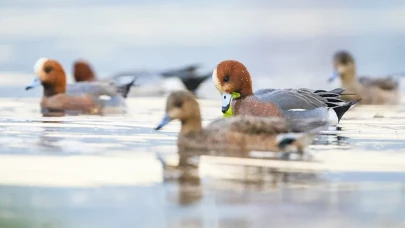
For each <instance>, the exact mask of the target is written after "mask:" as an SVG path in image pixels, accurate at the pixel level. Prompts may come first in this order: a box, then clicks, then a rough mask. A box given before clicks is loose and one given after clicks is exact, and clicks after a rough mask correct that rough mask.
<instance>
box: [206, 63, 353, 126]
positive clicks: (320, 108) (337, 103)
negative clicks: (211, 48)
mask: <svg viewBox="0 0 405 228" xmlns="http://www.w3.org/2000/svg"><path fill="white" fill-rule="evenodd" d="M212 81H213V83H214V85H215V87H216V88H217V89H218V91H219V92H220V93H221V95H222V112H223V113H224V116H231V115H234V116H238V115H251V116H267V117H268V116H279V117H283V118H286V119H298V120H302V119H307V118H315V119H319V120H328V121H329V122H330V123H331V124H333V125H337V124H338V123H339V121H340V119H341V118H342V116H343V115H344V113H345V112H346V111H347V110H349V109H350V108H351V107H352V106H353V105H355V104H356V103H357V101H358V100H356V101H352V102H344V101H342V100H340V99H339V96H340V95H341V94H342V93H343V91H344V89H339V88H338V89H334V90H332V91H325V90H310V89H262V90H258V91H256V92H255V93H253V90H252V79H251V77H250V73H249V71H248V70H247V68H246V67H245V66H244V65H243V64H242V63H240V62H238V61H235V60H226V61H223V62H221V63H219V64H218V66H217V67H216V68H215V70H214V72H213V74H212Z"/></svg>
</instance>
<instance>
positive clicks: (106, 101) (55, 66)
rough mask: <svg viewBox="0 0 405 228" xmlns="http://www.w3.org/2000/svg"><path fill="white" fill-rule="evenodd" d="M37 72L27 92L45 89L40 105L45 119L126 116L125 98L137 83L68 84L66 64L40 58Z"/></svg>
mask: <svg viewBox="0 0 405 228" xmlns="http://www.w3.org/2000/svg"><path fill="white" fill-rule="evenodd" d="M34 72H35V74H36V75H37V77H36V78H34V80H33V82H32V83H31V84H30V85H28V86H27V87H26V90H29V89H33V88H35V87H37V86H42V87H43V96H42V99H41V103H40V105H41V113H42V114H43V115H44V116H63V115H65V114H72V115H77V114H122V113H125V112H126V105H125V98H126V97H127V95H128V93H129V90H130V89H131V87H132V85H133V83H134V80H133V81H131V82H130V83H128V84H125V85H122V86H116V85H114V84H113V83H109V82H103V81H90V82H89V81H86V82H78V83H75V84H66V74H65V71H64V69H63V67H62V65H61V64H60V63H59V62H58V61H56V60H53V59H48V58H40V59H38V60H37V61H36V63H35V65H34Z"/></svg>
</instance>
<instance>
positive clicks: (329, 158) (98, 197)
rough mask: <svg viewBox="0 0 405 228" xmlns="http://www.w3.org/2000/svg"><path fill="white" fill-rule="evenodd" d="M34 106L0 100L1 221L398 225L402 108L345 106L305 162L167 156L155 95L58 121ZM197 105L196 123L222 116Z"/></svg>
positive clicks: (404, 160)
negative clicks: (121, 111)
mask: <svg viewBox="0 0 405 228" xmlns="http://www.w3.org/2000/svg"><path fill="white" fill-rule="evenodd" d="M404 100H405V99H404ZM38 102H39V98H23V97H21V98H1V99H0V104H1V107H0V142H1V143H0V148H1V150H0V151H1V154H0V227H34V228H36V227H41V228H42V227H44V228H48V227H75V228H78V227H86V228H87V227H97V228H100V227H298V226H299V227H404V226H405V219H404V216H403V215H404V211H405V182H404V180H405V144H404V139H405V136H404V135H405V112H404V111H405V110H404V107H405V106H404V104H402V105H401V106H399V107H383V108H381V107H373V106H369V107H357V108H355V109H352V110H351V111H350V112H349V113H347V115H346V116H345V118H344V120H343V121H342V123H341V127H342V129H341V130H340V131H330V132H325V134H323V135H322V136H320V137H318V138H317V139H316V140H315V141H314V145H312V146H310V147H309V148H308V149H307V151H306V156H305V158H304V160H301V161H299V160H297V159H295V158H294V156H293V157H292V159H291V161H281V160H278V159H275V158H274V157H275V155H274V154H271V153H267V154H263V153H251V157H252V158H251V159H239V158H237V157H234V156H232V155H224V154H222V155H216V154H215V153H211V154H205V155H203V156H196V155H194V154H192V153H187V152H185V153H184V152H182V153H177V148H176V146H175V143H176V135H177V133H176V132H177V131H178V130H179V123H178V122H177V123H176V122H174V123H171V124H170V125H169V126H167V127H166V128H165V129H164V130H163V131H161V132H156V131H154V130H153V127H155V126H156V125H157V123H158V122H159V121H160V118H161V117H162V115H163V109H164V103H165V98H154V97H131V98H129V99H128V108H129V112H128V114H126V115H122V116H70V117H61V118H43V117H41V116H40V115H39V107H38ZM200 104H201V106H202V112H203V118H204V124H207V123H209V122H210V121H211V120H212V119H215V118H217V117H220V116H221V115H220V114H221V113H220V109H219V107H220V104H219V102H218V101H217V100H200ZM162 160H163V161H164V163H165V166H163V165H162V162H161V161H162Z"/></svg>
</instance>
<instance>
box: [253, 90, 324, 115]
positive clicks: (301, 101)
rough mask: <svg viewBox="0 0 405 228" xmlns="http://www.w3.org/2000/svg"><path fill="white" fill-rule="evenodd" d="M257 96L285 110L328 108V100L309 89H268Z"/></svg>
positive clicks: (258, 92)
mask: <svg viewBox="0 0 405 228" xmlns="http://www.w3.org/2000/svg"><path fill="white" fill-rule="evenodd" d="M255 95H256V96H257V97H258V98H259V99H260V100H262V101H264V102H269V101H272V102H274V103H275V104H276V105H277V106H278V107H279V108H280V109H283V110H290V109H305V110H307V109H314V108H319V107H327V106H328V104H327V103H328V99H326V98H325V97H322V96H320V95H318V94H317V93H315V92H314V91H312V90H309V89H277V90H274V89H273V90H268V89H267V90H259V91H257V92H256V93H255Z"/></svg>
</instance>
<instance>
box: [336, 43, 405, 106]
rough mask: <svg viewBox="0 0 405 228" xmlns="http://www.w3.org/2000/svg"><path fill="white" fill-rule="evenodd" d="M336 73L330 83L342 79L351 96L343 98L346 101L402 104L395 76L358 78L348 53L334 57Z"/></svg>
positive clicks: (353, 61) (342, 52)
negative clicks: (357, 100) (358, 100)
mask: <svg viewBox="0 0 405 228" xmlns="http://www.w3.org/2000/svg"><path fill="white" fill-rule="evenodd" d="M333 64H334V73H333V75H332V77H331V78H329V82H332V81H333V80H335V79H336V78H340V80H341V85H342V87H343V88H345V89H347V92H348V93H354V94H353V95H350V96H342V99H344V100H346V101H351V100H356V99H361V101H360V104H368V105H397V104H399V102H400V92H399V82H398V79H396V78H394V77H393V76H387V77H385V78H370V77H358V76H357V73H356V63H355V60H354V58H353V56H352V55H351V54H350V53H349V52H347V51H338V52H336V53H335V55H334V57H333Z"/></svg>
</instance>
